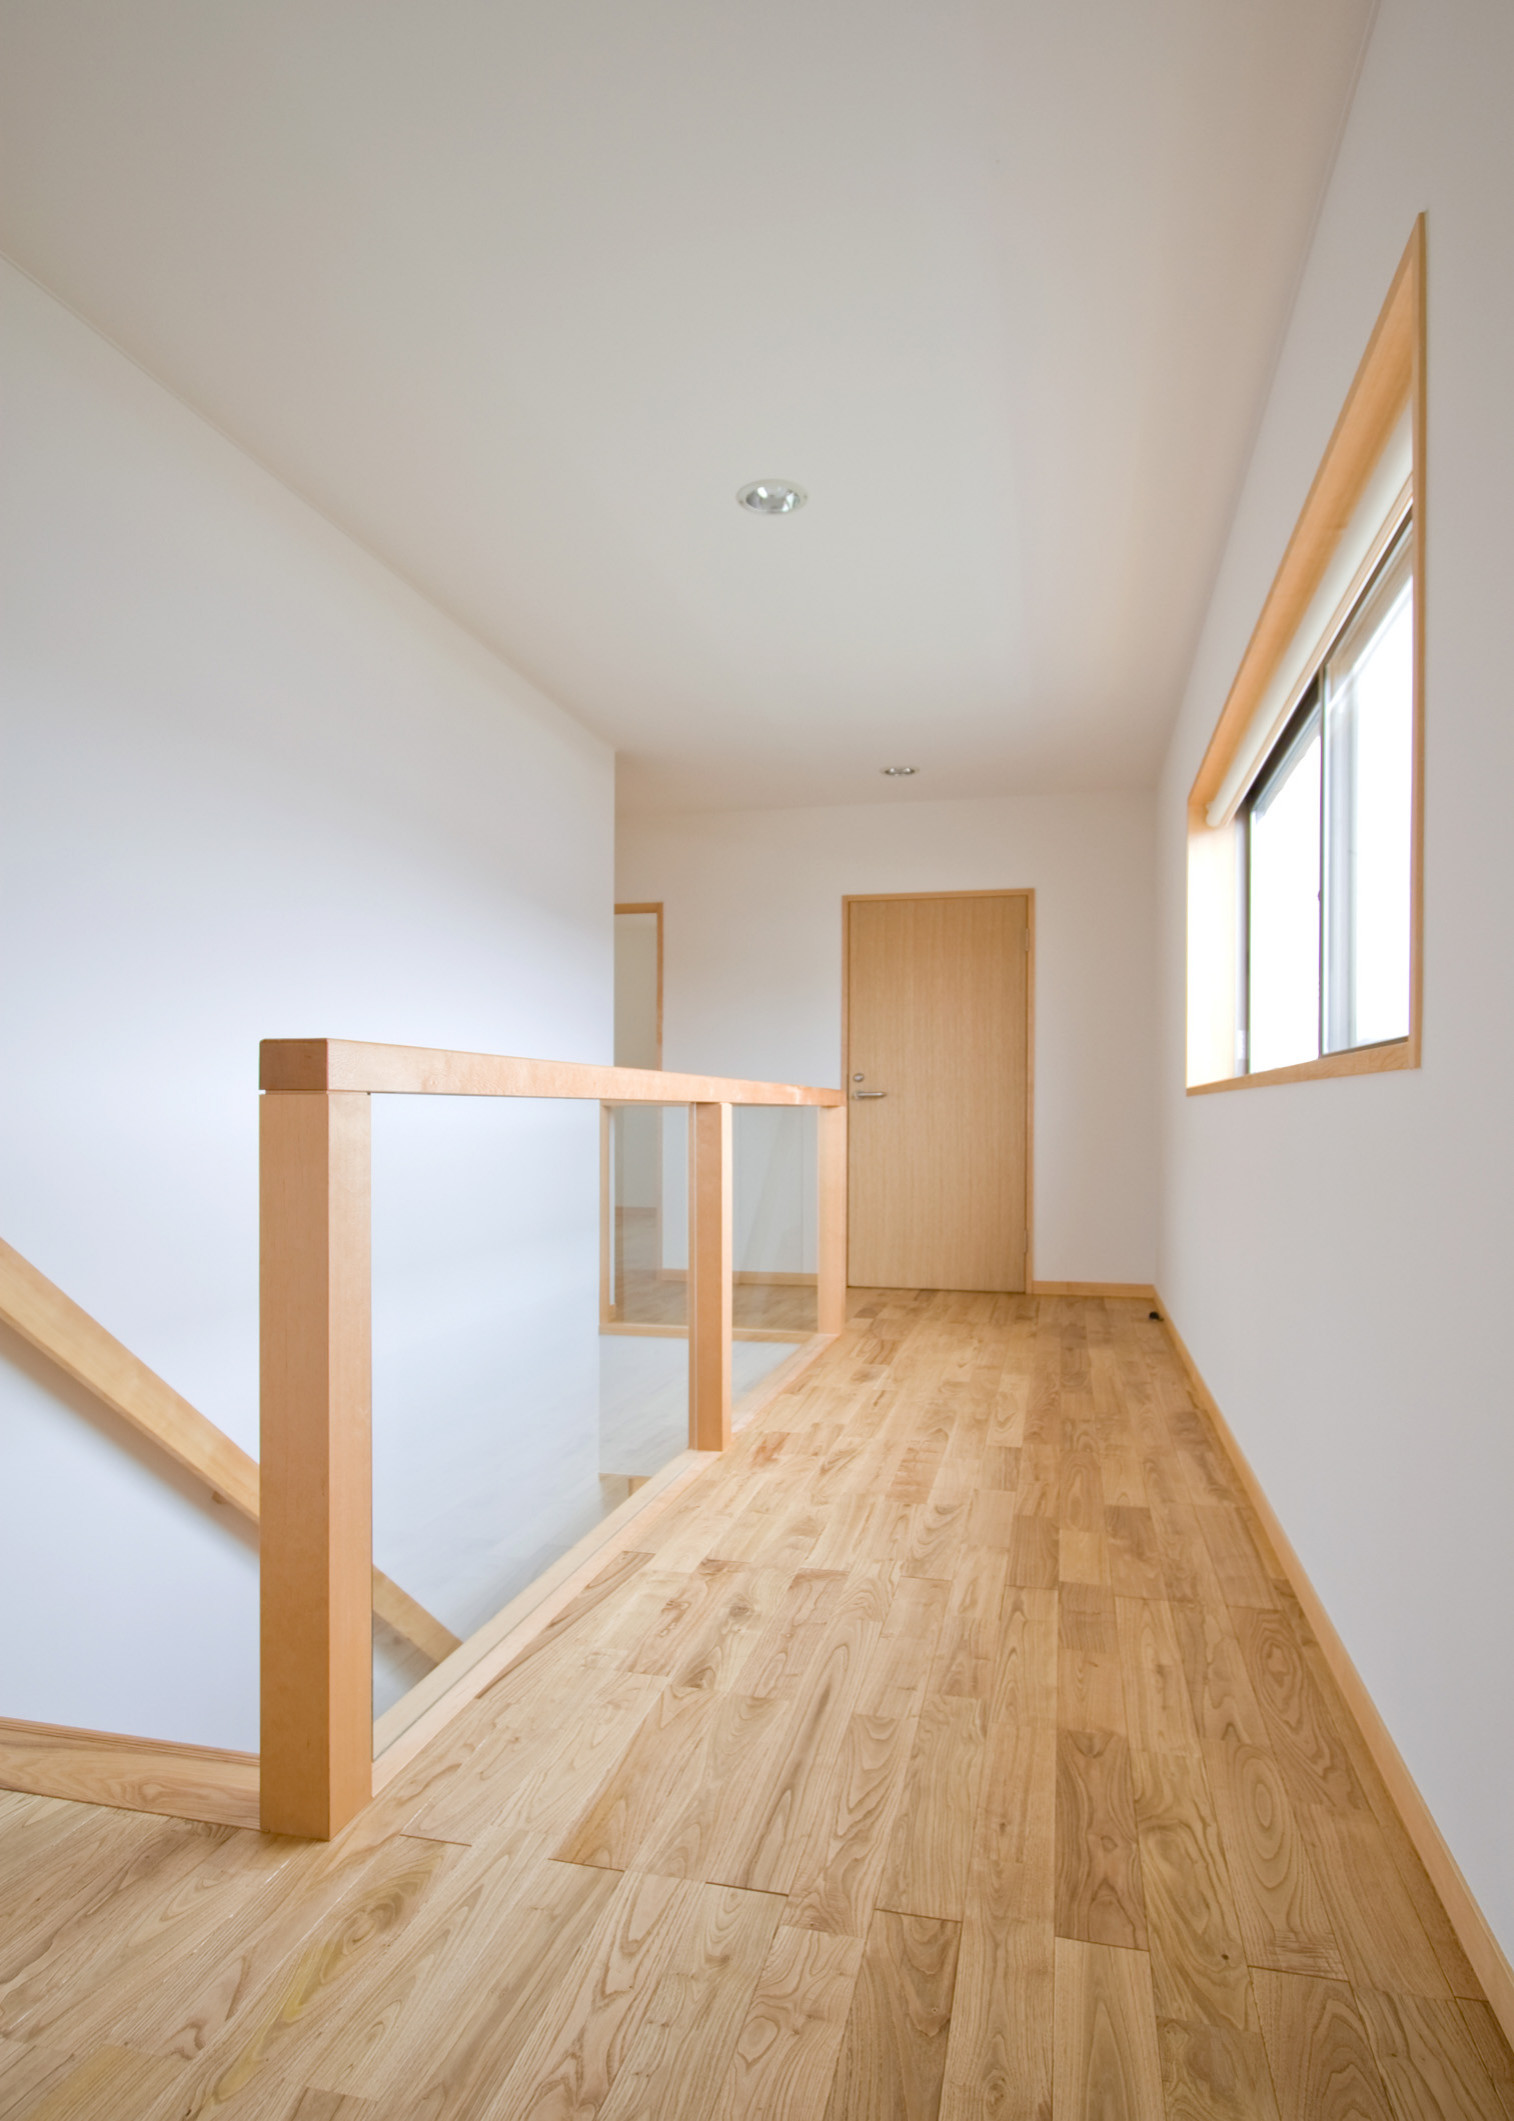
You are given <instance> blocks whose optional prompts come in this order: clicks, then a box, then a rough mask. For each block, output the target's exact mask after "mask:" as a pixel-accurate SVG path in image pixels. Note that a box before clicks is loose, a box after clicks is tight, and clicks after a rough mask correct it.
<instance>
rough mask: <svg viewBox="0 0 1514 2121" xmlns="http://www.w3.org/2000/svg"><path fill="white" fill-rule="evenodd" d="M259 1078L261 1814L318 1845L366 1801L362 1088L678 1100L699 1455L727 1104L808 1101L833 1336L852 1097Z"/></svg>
mask: <svg viewBox="0 0 1514 2121" xmlns="http://www.w3.org/2000/svg"><path fill="white" fill-rule="evenodd" d="M261 1085H262V1089H263V1092H264V1096H263V1100H262V1136H261V1139H262V1148H261V1166H262V1177H261V1190H262V1277H261V1279H262V1298H261V1307H262V1439H263V1440H262V1457H261V1464H262V1482H261V1506H262V1585H263V1591H262V1599H263V1636H262V1752H261V1805H262V1823H263V1825H264V1827H265V1828H266V1829H267V1830H269V1831H271V1832H278V1833H288V1834H300V1835H306V1836H311V1837H314V1838H318V1839H323V1838H326V1837H328V1836H330V1835H331V1834H334V1833H336V1832H337V1831H338V1829H339V1828H340V1827H341V1826H342V1825H344V1824H345V1822H346V1821H347V1820H348V1819H350V1818H352V1817H353V1816H354V1814H355V1813H357V1812H358V1811H360V1810H361V1809H362V1808H363V1806H364V1805H366V1804H367V1803H368V1802H369V1801H370V1799H371V1797H372V1795H373V1790H374V1784H375V1771H376V1763H375V1761H374V1758H373V1721H372V1700H371V1683H372V1642H371V1621H370V1617H369V1615H370V1604H371V1597H370V1592H369V1588H368V1587H369V1585H370V1583H371V1579H372V1568H373V1559H372V1429H371V1385H372V1380H371V1342H372V1325H371V1308H372V1300H371V1264H370V1248H371V1212H370V1166H371V1130H370V1118H369V1114H370V1104H369V1100H370V1098H371V1097H372V1096H374V1095H423V1096H455V1097H531V1098H573V1099H583V1100H589V1101H594V1102H601V1101H611V1102H614V1103H616V1104H648V1105H662V1106H668V1105H680V1104H683V1105H687V1106H688V1107H689V1114H690V1126H689V1218H690V1227H689V1268H688V1274H689V1284H688V1330H689V1380H690V1391H689V1428H690V1445H691V1448H693V1449H695V1450H698V1451H720V1450H724V1449H725V1448H726V1446H727V1445H728V1444H729V1442H730V1437H731V1267H732V1256H731V1229H732V1224H731V1111H732V1107H733V1106H736V1105H807V1106H814V1107H816V1108H817V1127H818V1137H819V1149H818V1193H819V1200H818V1206H819V1219H818V1263H817V1275H816V1280H817V1288H816V1297H817V1321H816V1322H817V1327H818V1331H819V1333H821V1334H823V1335H829V1334H834V1333H838V1332H840V1330H841V1327H842V1324H843V1321H844V1312H845V1295H846V1099H845V1093H844V1092H843V1091H841V1090H815V1089H803V1088H798V1087H795V1086H794V1085H791V1084H784V1083H761V1082H739V1081H731V1080H727V1079H725V1078H723V1077H718V1076H699V1075H674V1074H670V1073H664V1072H662V1071H657V1070H651V1069H640V1068H605V1067H595V1066H587V1065H583V1064H580V1063H574V1062H564V1061H535V1060H521V1059H514V1058H510V1057H508V1056H502V1055H496V1054H478V1053H448V1052H432V1051H428V1050H425V1049H422V1048H416V1047H408V1046H378V1045H361V1044H357V1043H354V1042H352V1041H348V1040H342V1039H278V1040H269V1041H266V1042H265V1043H264V1045H263V1049H262V1070H261ZM479 1683H482V1682H481V1681H480V1682H479ZM468 1686H469V1681H468V1677H467V1675H466V1674H465V1675H463V1676H462V1678H461V1679H460V1680H459V1683H458V1687H457V1689H456V1691H455V1694H454V1695H453V1696H446V1697H443V1698H442V1699H441V1700H439V1701H438V1703H437V1705H436V1708H435V1709H434V1710H433V1712H432V1718H431V1720H430V1722H429V1723H428V1726H427V1728H428V1729H430V1728H435V1718H436V1716H437V1715H438V1714H445V1713H448V1712H450V1711H449V1704H450V1708H451V1709H455V1708H456V1707H461V1706H462V1705H463V1702H464V1701H465V1700H466V1699H467V1698H470V1697H469V1694H468ZM476 1690H477V1689H476V1687H475V1688H474V1691H476ZM377 1765H378V1771H379V1774H380V1779H382V1772H383V1771H382V1763H379V1764H377Z"/></svg>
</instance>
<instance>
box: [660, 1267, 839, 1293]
mask: <svg viewBox="0 0 1514 2121" xmlns="http://www.w3.org/2000/svg"><path fill="white" fill-rule="evenodd" d="M688 1278H689V1270H688V1268H687V1267H659V1268H658V1269H657V1279H658V1280H659V1281H687V1280H688ZM731 1280H732V1282H733V1283H734V1282H739V1283H740V1284H741V1286H742V1287H743V1288H751V1289H813V1288H815V1287H816V1286H817V1285H818V1283H819V1280H820V1276H819V1275H818V1274H790V1273H788V1272H786V1271H785V1270H783V1269H781V1268H779V1267H772V1268H768V1267H736V1268H733V1269H732V1272H731Z"/></svg>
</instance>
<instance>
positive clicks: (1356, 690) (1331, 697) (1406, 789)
mask: <svg viewBox="0 0 1514 2121" xmlns="http://www.w3.org/2000/svg"><path fill="white" fill-rule="evenodd" d="M1411 564H1412V563H1411V555H1410V550H1409V548H1408V546H1407V544H1406V545H1405V547H1404V549H1403V551H1402V553H1401V555H1400V556H1399V557H1398V558H1397V560H1396V561H1395V562H1393V563H1390V565H1389V567H1388V568H1386V569H1385V570H1384V574H1383V577H1382V578H1381V580H1380V582H1379V584H1378V586H1377V588H1376V589H1375V591H1374V593H1373V595H1372V597H1371V598H1370V599H1369V601H1368V603H1367V606H1366V608H1365V609H1364V610H1363V612H1362V613H1361V616H1360V617H1359V619H1358V620H1357V622H1356V623H1355V624H1354V625H1353V627H1352V628H1351V630H1350V632H1349V633H1348V634H1347V635H1346V637H1345V639H1344V640H1343V642H1342V644H1341V646H1340V648H1339V649H1337V651H1336V653H1335V654H1334V655H1333V656H1332V657H1331V659H1330V662H1329V665H1328V666H1327V670H1326V699H1327V706H1326V713H1327V716H1328V726H1329V732H1330V764H1329V773H1330V784H1331V785H1330V803H1329V815H1330V834H1331V849H1330V898H1331V907H1330V922H1329V1008H1328V1012H1327V1018H1328V1032H1329V1038H1328V1043H1329V1045H1330V1047H1331V1048H1332V1050H1336V1049H1340V1048H1343V1047H1346V1046H1367V1045H1372V1044H1374V1043H1376V1042H1377V1041H1378V1040H1381V1039H1389V1038H1404V1037H1406V1036H1407V1034H1408V1030H1409V936H1410V922H1411V908H1410V860H1411V853H1412V846H1413V830H1414V827H1413V816H1414V582H1413V576H1412V573H1411V571H1410V570H1411Z"/></svg>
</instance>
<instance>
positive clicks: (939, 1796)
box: [878, 1694, 989, 1922]
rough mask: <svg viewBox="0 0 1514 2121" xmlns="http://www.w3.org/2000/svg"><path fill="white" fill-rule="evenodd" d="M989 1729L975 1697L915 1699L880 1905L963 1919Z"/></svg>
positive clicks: (982, 1706)
mask: <svg viewBox="0 0 1514 2121" xmlns="http://www.w3.org/2000/svg"><path fill="white" fill-rule="evenodd" d="M988 1733H989V1721H988V1709H987V1704H986V1703H985V1702H983V1701H981V1700H973V1699H966V1698H960V1697H956V1696H952V1695H946V1694H931V1695H928V1696H927V1697H926V1699H925V1701H924V1702H923V1703H922V1704H921V1708H920V1715H919V1719H918V1721H917V1723H916V1725H915V1730H914V1747H913V1751H912V1753H911V1756H910V1762H909V1775H908V1779H907V1781H906V1783H905V1787H904V1793H903V1796H902V1798H901V1801H900V1804H899V1812H898V1817H897V1819H896V1821H895V1824H894V1833H893V1843H892V1846H891V1848H890V1850H889V1855H888V1864H887V1867H886V1869H885V1872H884V1875H883V1880H882V1884H881V1887H880V1890H879V1894H878V1904H879V1906H880V1907H885V1908H889V1909H891V1910H893V1911H894V1912H896V1913H899V1914H904V1915H922V1916H923V1915H934V1916H937V1917H940V1918H943V1919H945V1920H948V1921H952V1922H960V1921H961V1920H962V1911H963V1907H964V1905H965V1903H966V1899H967V1882H968V1876H969V1872H970V1869H971V1864H972V1855H973V1838H974V1837H973V1829H974V1825H975V1822H976V1820H977V1818H978V1805H979V1797H980V1794H981V1790H982V1783H983V1774H984V1770H985V1768H986V1766H987V1763H988Z"/></svg>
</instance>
